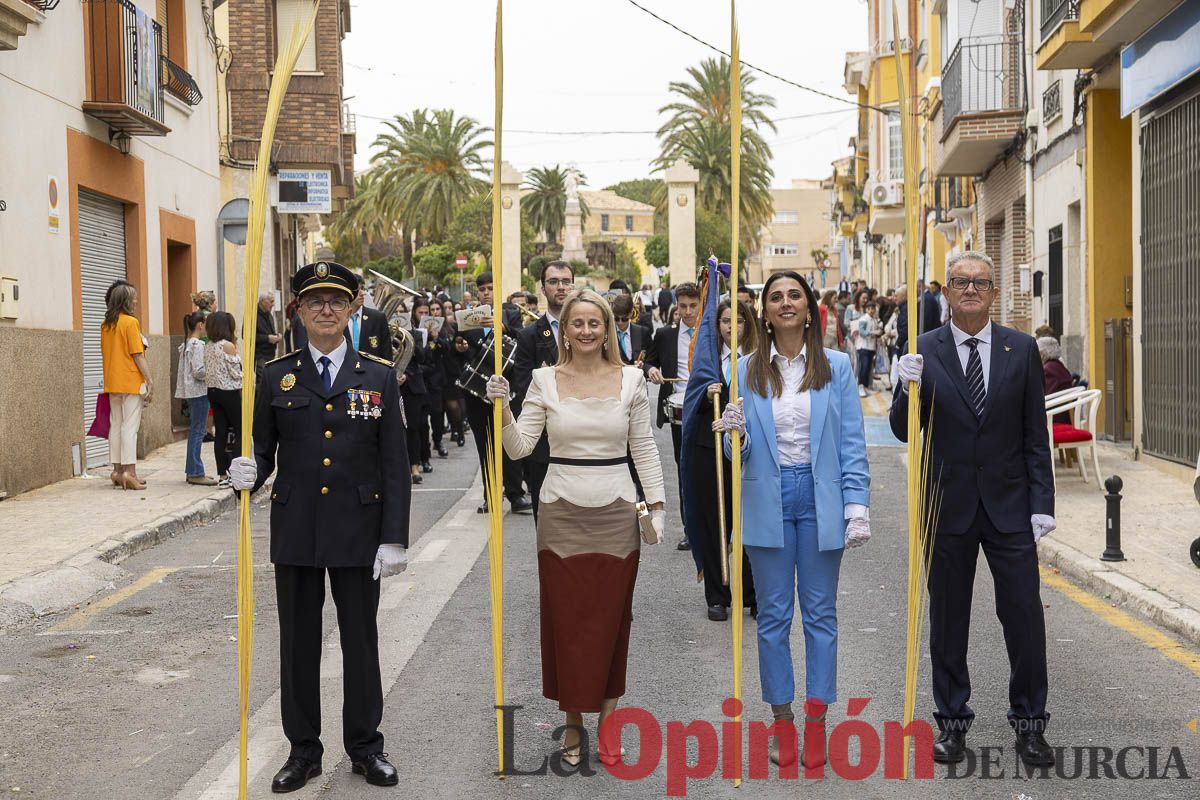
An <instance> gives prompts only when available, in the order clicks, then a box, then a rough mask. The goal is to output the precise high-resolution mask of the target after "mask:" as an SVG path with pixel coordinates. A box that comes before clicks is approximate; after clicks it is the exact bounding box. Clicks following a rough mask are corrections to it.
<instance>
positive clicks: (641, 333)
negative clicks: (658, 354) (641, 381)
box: [617, 325, 650, 365]
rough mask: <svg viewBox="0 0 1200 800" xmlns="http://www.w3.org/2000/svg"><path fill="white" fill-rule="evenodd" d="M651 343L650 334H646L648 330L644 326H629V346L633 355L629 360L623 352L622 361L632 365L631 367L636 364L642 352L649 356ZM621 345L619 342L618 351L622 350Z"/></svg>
mask: <svg viewBox="0 0 1200 800" xmlns="http://www.w3.org/2000/svg"><path fill="white" fill-rule="evenodd" d="M649 341H650V334H649V333H647V332H646V329H645V328H644V327H643V326H641V325H630V326H629V344H630V351H631V354H630V356H629V357H628V358H626V357H625V351H623V350H622V351H621V360H622V361H624V362H625V363H626V364H631V365H632V364H636V363H637V357H638V353H640V352H642V351H647V355H648V354H649V349H650V348H649V346H648V345H649ZM620 345H621V343H620V341H618V342H617V349H618V350H620V349H621V346H620Z"/></svg>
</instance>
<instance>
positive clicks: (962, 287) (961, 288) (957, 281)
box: [946, 278, 995, 292]
mask: <svg viewBox="0 0 1200 800" xmlns="http://www.w3.org/2000/svg"><path fill="white" fill-rule="evenodd" d="M946 283H948V284H949V285H950V288H951V289H953V290H954V291H956V292H965V291H966V290H967V287H968V286H974V287H975V291H977V292H989V291H991V289H992V286H994V285H995V284H994V282H993V281H989V280H988V279H987V278H976V279H974V280H971V279H970V278H951V279H950V280H948V281H946Z"/></svg>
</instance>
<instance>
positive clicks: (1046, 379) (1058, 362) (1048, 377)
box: [1037, 336, 1075, 425]
mask: <svg viewBox="0 0 1200 800" xmlns="http://www.w3.org/2000/svg"><path fill="white" fill-rule="evenodd" d="M1037 348H1038V355H1039V356H1041V359H1042V381H1043V383H1044V384H1045V388H1046V394H1048V395H1049V394H1051V393H1053V392H1061V391H1062V390H1063V389H1070V388H1071V387H1072V386H1074V385H1075V378H1074V376H1073V375H1071V370H1069V369H1067V365H1066V364H1064V363H1063V362H1062V346H1061V345H1060V344H1059V343H1058V340H1057V339H1055V338H1053V337H1050V336H1040V337H1038V340H1037ZM1054 422H1055V423H1056V424H1062V425H1070V424H1071V415H1070V414H1068V413H1067V412H1066V411H1063V412H1060V413H1058V414H1055V415H1054Z"/></svg>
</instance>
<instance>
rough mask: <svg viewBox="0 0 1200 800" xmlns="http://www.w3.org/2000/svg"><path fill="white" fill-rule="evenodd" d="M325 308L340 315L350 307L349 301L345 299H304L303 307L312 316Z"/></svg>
mask: <svg viewBox="0 0 1200 800" xmlns="http://www.w3.org/2000/svg"><path fill="white" fill-rule="evenodd" d="M325 306H329V310H330V311H332V312H334V313H335V314H340V313H341V312H343V311H345V310H346V309H347V308H349V307H350V300H349V299H347V298H345V297H334V298H331V299H329V300H322V299H321V298H319V297H306V298H304V307H305V308H307V309H308V310H309V311H311V312H313V313H314V314H317V313H320V311H321V309H323V308H324V307H325Z"/></svg>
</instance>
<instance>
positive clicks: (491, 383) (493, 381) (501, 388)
mask: <svg viewBox="0 0 1200 800" xmlns="http://www.w3.org/2000/svg"><path fill="white" fill-rule="evenodd" d="M486 394H487V401H488V402H489V403H494V402H496V401H497V400H499V401H500V407H501V408H503V407H504V406H506V405H508V395H509V388H508V380H507V379H506V378H505V377H504V376H503V375H493V376H492V377H490V378H488V381H487V392H486Z"/></svg>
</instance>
